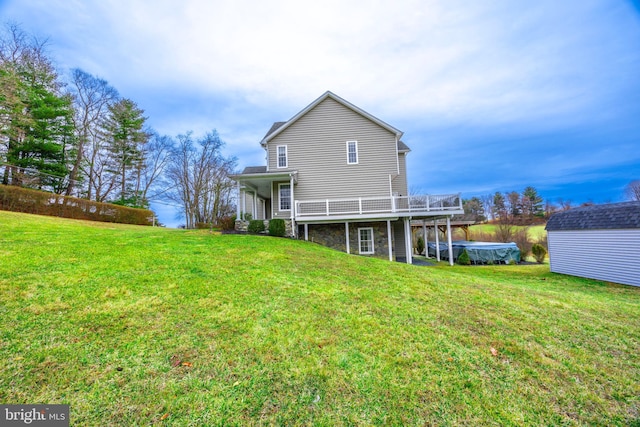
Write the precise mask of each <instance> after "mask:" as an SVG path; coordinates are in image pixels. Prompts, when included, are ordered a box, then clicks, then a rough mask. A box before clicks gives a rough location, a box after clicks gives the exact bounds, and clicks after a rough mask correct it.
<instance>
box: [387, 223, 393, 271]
mask: <svg viewBox="0 0 640 427" xmlns="http://www.w3.org/2000/svg"><path fill="white" fill-rule="evenodd" d="M392 243H393V242H392V240H391V220H390V219H388V220H387V244H388V245H389V261H393V247H392V246H391V245H392Z"/></svg>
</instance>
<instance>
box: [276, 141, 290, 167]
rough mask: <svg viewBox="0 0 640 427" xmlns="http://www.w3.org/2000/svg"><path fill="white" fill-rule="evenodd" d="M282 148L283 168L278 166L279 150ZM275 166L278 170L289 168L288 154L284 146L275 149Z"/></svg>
mask: <svg viewBox="0 0 640 427" xmlns="http://www.w3.org/2000/svg"><path fill="white" fill-rule="evenodd" d="M281 148H284V166H283V165H281V164H280V160H281V156H280V154H281V153H280V149H281ZM276 164H277V166H278V169H286V168H288V167H289V153H288V150H287V146H286V145H278V146H277V147H276Z"/></svg>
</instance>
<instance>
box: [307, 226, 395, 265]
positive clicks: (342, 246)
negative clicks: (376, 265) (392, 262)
mask: <svg viewBox="0 0 640 427" xmlns="http://www.w3.org/2000/svg"><path fill="white" fill-rule="evenodd" d="M308 227H309V241H312V242H315V243H319V244H321V245H323V246H327V247H329V248H332V249H336V250H339V251H342V252H346V251H347V245H346V239H345V226H344V223H341V224H309V226H308ZM358 228H373V249H374V251H375V253H374V254H373V255H365V256H374V257H376V258H388V257H389V238H388V235H387V223H386V222H353V223H349V247H350V252H351V253H352V254H356V255H358V253H359V250H360V248H359V247H358ZM299 238H304V235H302V234H301V235H300V236H299ZM392 240H393V237H392Z"/></svg>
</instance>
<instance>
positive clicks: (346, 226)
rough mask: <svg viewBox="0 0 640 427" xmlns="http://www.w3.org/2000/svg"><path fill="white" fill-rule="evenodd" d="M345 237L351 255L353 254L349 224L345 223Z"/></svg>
mask: <svg viewBox="0 0 640 427" xmlns="http://www.w3.org/2000/svg"><path fill="white" fill-rule="evenodd" d="M344 236H345V240H346V248H347V253H348V254H350V253H351V248H350V245H349V223H348V222H345V223H344Z"/></svg>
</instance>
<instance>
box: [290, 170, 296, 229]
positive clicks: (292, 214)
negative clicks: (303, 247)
mask: <svg viewBox="0 0 640 427" xmlns="http://www.w3.org/2000/svg"><path fill="white" fill-rule="evenodd" d="M289 187H291V234H292V235H293V236H292V237H296V227H295V225H296V223H295V218H296V205H295V197H293V174H292V173H290V174H289Z"/></svg>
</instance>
